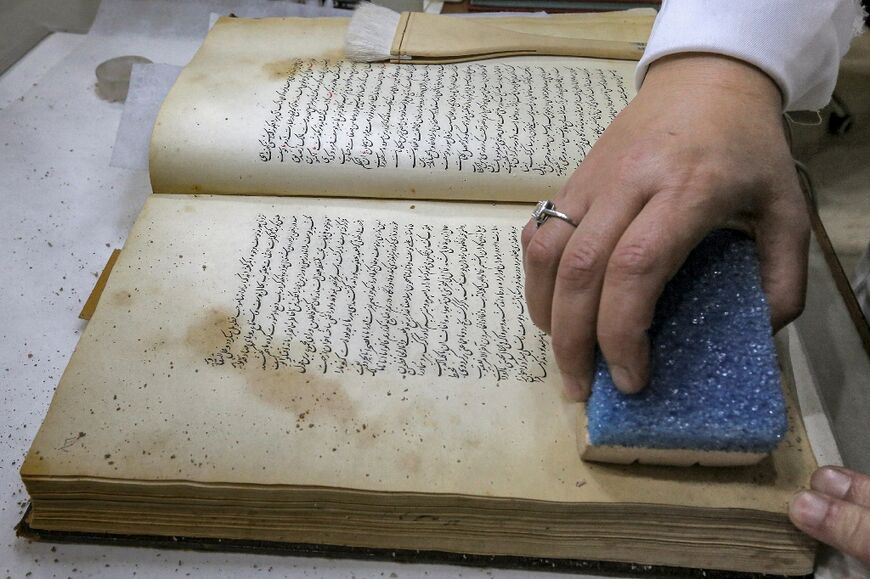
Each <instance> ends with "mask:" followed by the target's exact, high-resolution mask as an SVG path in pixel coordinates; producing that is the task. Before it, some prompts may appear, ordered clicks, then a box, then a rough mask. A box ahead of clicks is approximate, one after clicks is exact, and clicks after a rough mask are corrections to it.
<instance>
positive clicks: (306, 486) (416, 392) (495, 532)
mask: <svg viewBox="0 0 870 579" xmlns="http://www.w3.org/2000/svg"><path fill="white" fill-rule="evenodd" d="M524 216H525V208H524V207H516V206H511V205H494V204H465V205H459V206H457V205H456V204H451V203H430V202H415V203H410V202H408V201H374V200H358V201H353V200H347V199H331V200H328V199H310V198H308V199H302V198H263V197H248V198H240V197H232V196H226V197H187V196H162V195H155V196H152V197H151V198H150V199H149V200H148V201H147V203H146V205H145V208H144V209H143V211H142V214H141V215H140V217H139V219H138V221H137V223H136V225H135V227H134V229H133V231H132V232H131V234H130V238H129V240H128V242H127V245H126V246H125V248H124V251H123V252H122V254H121V257H120V258H119V260H118V262H117V264H116V266H115V268H114V270H113V273H112V275H111V277H110V279H109V282H108V285H107V287H106V289H105V291H104V293H103V296H102V298H101V300H100V304H99V306H98V308H97V311H96V313H95V314H94V316H93V318H92V319H91V322H90V323H89V325H88V326H87V328H86V330H85V332H84V335H83V337H82V339H81V341H80V343H79V346H78V348H77V349H76V352H75V354H74V355H73V357H72V360H71V361H70V364H69V366H68V368H67V369H66V372H65V373H64V376H63V378H62V380H61V383H60V385H59V387H58V390H57V393H56V395H55V398H54V400H53V402H52V404H51V408H50V410H49V414H48V416H47V418H46V420H45V422H44V424H43V426H42V428H41V429H40V431H39V434H38V436H37V438H36V440H35V442H34V444H33V447H32V449H31V451H30V453H29V455H28V457H27V459H26V462H25V464H24V465H23V468H22V477H23V479H24V481H25V483H26V485H27V489H28V491H29V492H30V494H31V497H32V498H33V501H34V511H33V518H32V523H31V524H32V526H34V527H35V528H42V529H48V530H65V531H89V532H108V533H126V534H139V535H141V534H145V535H148V534H153V535H185V536H199V537H222V538H235V539H252V538H253V539H263V540H276V541H291V542H309V543H325V544H338V545H351V546H368V547H382V548H396V549H426V550H442V551H459V552H469V553H480V554H503V555H521V556H534V557H563V558H580V559H606V560H616V561H631V562H639V563H648V564H661V565H682V566H690V567H704V568H719V569H729V570H742V571H766V572H773V573H803V572H807V571H809V570H810V569H811V568H812V560H813V545H812V543H811V541H810V540H809V539H807V538H806V537H805V536H803V535H802V534H801V533H799V532H798V531H797V530H796V529H794V528H793V527H792V526H791V525H790V523H789V522H788V520H787V517H786V513H785V511H786V503H787V501H788V499H789V497H790V496H791V494H792V493H793V492H794V489H796V488H798V487H799V486H801V485H802V484H803V483H804V482H805V481H806V480H807V477H808V476H809V474H810V473H811V471H812V470H813V468H814V466H815V463H814V461H813V457H812V453H811V452H810V450H809V449H808V448H807V447H806V443H805V440H806V435H805V433H804V431H803V427H802V424H801V421H800V418H799V416H798V415H797V414H796V413H795V412H794V411H793V412H792V416H791V423H792V426H793V429H792V432H791V433H790V434H789V436H788V439H787V440H786V441H785V443H784V444H783V445H782V446H781V447H780V448H779V449H778V450H777V451H776V452H774V454H773V456H772V458H771V459H770V460H767V461H765V462H763V463H762V464H760V465H759V466H757V467H753V468H745V469H709V468H708V469H705V468H688V469H669V468H665V467H660V468H654V467H640V466H628V467H618V466H606V465H596V464H589V463H585V462H583V461H581V460H580V459H579V456H578V449H577V444H578V441H577V435H578V424H577V418H576V405H575V404H572V403H569V402H567V401H565V400H564V399H563V398H562V396H561V394H560V392H561V388H560V385H559V380H558V372H556V371H555V370H556V369H555V367H554V365H553V361H552V359H551V358H550V355H549V347H548V344H547V341H546V339H545V337H544V336H543V335H542V334H541V333H540V332H538V331H537V330H536V329H535V328H534V327H533V326H532V325H531V324H530V322H529V321H528V320H527V316H526V315H525V312H524V305H523V298H522V295H521V292H520V288H521V287H522V273H521V264H520V261H519V250H518V243H519V241H518V235H519V226H518V225H517V223H521V222H522V220H523V218H524Z"/></svg>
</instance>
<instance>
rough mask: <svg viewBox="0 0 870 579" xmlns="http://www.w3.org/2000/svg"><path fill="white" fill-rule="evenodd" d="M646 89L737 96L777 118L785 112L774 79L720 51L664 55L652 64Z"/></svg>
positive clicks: (645, 80) (745, 102)
mask: <svg viewBox="0 0 870 579" xmlns="http://www.w3.org/2000/svg"><path fill="white" fill-rule="evenodd" d="M645 90H646V91H647V92H656V91H667V92H671V93H682V94H686V93H688V94H703V95H705V96H709V95H711V94H713V95H716V96H719V97H723V98H724V97H726V96H730V97H732V98H733V97H736V98H738V99H739V100H740V101H742V102H744V104H752V105H755V106H757V107H762V109H763V110H769V111H770V112H771V113H773V114H775V115H776V116H777V117H779V116H780V115H781V113H782V104H783V103H782V93H781V92H780V89H779V86H778V85H777V84H776V83H775V82H774V81H773V79H771V78H770V77H769V76H768V75H767V74H766V73H764V72H763V71H762V70H761V69H759V68H757V67H755V66H753V65H752V64H749V63H747V62H744V61H742V60H738V59H735V58H731V57H728V56H724V55H720V54H713V53H701V52H690V53H680V54H672V55H669V56H665V57H662V58H660V59H658V60H656V61H654V62H653V63H652V64H650V66H649V70H648V71H647V74H646V77H645V78H644V82H643V86H642V87H641V92H644V91H645Z"/></svg>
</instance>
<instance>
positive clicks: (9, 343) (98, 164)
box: [0, 0, 840, 579]
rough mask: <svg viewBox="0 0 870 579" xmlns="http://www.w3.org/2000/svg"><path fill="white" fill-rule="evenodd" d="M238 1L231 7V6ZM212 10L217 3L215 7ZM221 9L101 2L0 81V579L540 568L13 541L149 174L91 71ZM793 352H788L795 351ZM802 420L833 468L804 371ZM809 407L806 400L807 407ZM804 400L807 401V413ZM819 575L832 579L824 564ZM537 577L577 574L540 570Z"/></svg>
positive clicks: (198, 33) (470, 573) (163, 56)
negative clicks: (47, 434) (58, 406)
mask: <svg viewBox="0 0 870 579" xmlns="http://www.w3.org/2000/svg"><path fill="white" fill-rule="evenodd" d="M235 4H238V3H235ZM216 5H217V6H216ZM228 6H233V4H231V3H229V2H226V1H221V0H215V1H214V2H209V3H204V2H187V3H185V4H184V6H183V7H180V5H179V4H175V3H171V2H166V1H165V0H148V1H139V2H135V4H134V3H133V2H130V0H111V1H107V0H104V6H103V7H102V8H101V11H100V14H99V15H98V18H97V22H96V23H95V25H94V27H93V29H92V31H91V33H89V34H88V35H73V34H63V33H61V34H54V35H52V36H50V37H48V38H47V39H45V40H44V41H43V42H42V43H41V44H40V45H39V46H37V47H36V48H35V49H33V50H32V51H31V52H30V53H29V54H28V55H26V56H25V57H24V58H23V59H22V60H21V61H20V62H19V63H18V64H16V65H15V66H14V67H13V68H12V69H10V70H9V71H7V72H6V73H5V74H4V75H3V76H2V77H0V268H2V269H0V304H3V307H2V308H0V343H2V346H0V497H2V499H0V577H7V576H9V577H25V576H29V577H128V576H129V577H132V576H135V577H185V576H213V577H220V576H234V577H239V576H241V577H249V576H250V577H256V576H262V577H326V578H339V577H346V578H351V577H353V578H359V579H362V578H366V577H401V578H414V577H467V578H478V577H480V578H482V577H529V576H536V575H540V572H529V573H526V572H521V571H507V570H499V569H476V568H468V567H455V566H444V565H410V564H397V563H388V562H363V561H357V560H351V559H315V558H298V557H278V556H264V555H242V554H229V553H228V554H215V553H199V552H187V551H174V550H156V549H144V548H124V547H102V546H92V545H60V544H58V545H52V544H47V543H37V542H31V541H27V540H23V539H18V538H16V537H15V534H14V531H13V527H14V526H15V524H16V523H17V522H18V521H19V519H20V518H21V516H22V514H23V513H24V510H25V508H26V505H27V494H26V492H25V490H24V487H23V485H22V484H21V481H20V478H19V475H18V469H19V467H20V464H21V461H22V459H23V457H24V454H25V453H26V451H27V448H28V447H29V445H30V442H31V440H32V439H33V436H34V435H35V434H36V430H37V429H38V428H39V425H40V423H41V421H42V418H43V417H44V415H45V412H46V410H47V408H48V404H49V402H50V400H51V396H52V394H53V392H54V388H55V386H56V384H57V382H58V380H59V378H60V375H61V373H62V372H63V369H64V367H65V366H66V364H67V362H68V360H69V357H70V355H71V354H72V351H73V349H74V348H75V345H76V342H77V340H78V338H79V334H80V332H81V331H82V329H83V327H84V322H82V321H81V320H79V319H78V313H79V311H80V309H81V307H82V304H83V303H84V301H85V300H86V299H87V296H88V294H89V292H90V291H91V289H92V287H93V285H94V282H95V281H96V277H97V275H98V274H99V272H100V271H101V269H102V267H103V265H104V264H105V262H106V259H107V258H108V256H109V254H110V253H111V249H112V248H116V247H121V246H122V245H123V243H124V240H125V238H126V235H127V232H128V231H129V229H130V227H131V225H132V224H133V221H134V219H135V217H136V215H137V213H138V212H139V209H140V208H141V206H142V204H143V203H144V201H145V198H146V197H147V196H148V195H149V194H150V191H151V190H150V185H149V182H148V175H147V172H146V171H144V170H129V169H121V168H116V167H112V166H110V161H111V158H112V147H113V144H114V142H115V135H116V132H117V130H118V126H119V122H120V119H121V115H122V111H123V105H122V104H119V103H108V102H105V101H103V100H101V99H100V98H99V97H98V96H97V94H96V92H95V90H94V84H95V76H94V69H95V68H96V66H97V65H98V64H100V63H101V62H103V61H105V60H107V59H109V58H113V57H116V56H122V55H127V54H132V55H140V56H145V57H147V58H149V59H151V60H152V61H154V62H155V63H166V64H172V65H184V64H185V63H186V62H187V61H188V60H189V59H190V57H191V56H192V55H193V53H194V51H195V50H196V48H197V47H198V45H199V43H200V42H201V39H202V36H203V35H204V33H205V31H206V28H207V24H208V13H209V12H210V11H215V10H220V9H221V8H222V7H223V8H226V7H228ZM793 345H794V346H795V347H796V348H799V344H793ZM796 371H797V372H798V374H799V376H798V378H799V381H803V383H804V384H809V390H807V389H806V388H805V389H804V390H805V393H804V396H803V397H804V399H805V400H806V396H807V394H806V393H807V392H809V402H807V403H806V404H805V406H806V408H805V409H804V410H805V411H804V413H805V415H806V418H807V423H808V427H810V428H811V429H812V430H813V431H815V432H816V434H814V436H812V437H811V438H813V439H814V440H813V444H814V448H815V449H816V452H817V455H818V454H820V453H821V455H820V456H819V458H820V459H822V460H820V462H838V460H839V458H838V455H837V452H836V447H835V446H834V445H833V442H832V438H831V437H830V433H829V429H828V426H827V423H826V421H825V418H824V415H823V413H822V412H821V409H820V407H819V406H818V402H817V399H815V397H814V392H813V391H812V384H811V380H812V378H811V373H810V372H809V371H806V370H804V371H803V374H801V369H800V368H796ZM813 400H815V402H813ZM814 404H815V406H814ZM825 561H827V562H825V563H824V565H823V566H822V567H821V568H820V573H819V575H820V576H836V575H838V574H839V573H837V572H836V569H837V566H838V565H839V564H840V563H839V559H837V558H836V557H835V558H834V559H833V560H830V559H828V558H826V559H825ZM546 576H547V577H553V578H555V577H560V576H564V577H584V576H582V575H560V574H554V573H547V574H546Z"/></svg>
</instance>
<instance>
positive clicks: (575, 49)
mask: <svg viewBox="0 0 870 579" xmlns="http://www.w3.org/2000/svg"><path fill="white" fill-rule="evenodd" d="M644 47H645V45H644V43H641V42H626V41H616V40H597V39H589V38H569V37H562V36H547V35H543V34H526V33H523V32H517V31H515V30H508V29H504V28H498V27H497V26H494V25H491V24H483V23H480V22H475V21H473V20H469V19H463V18H454V17H450V16H441V15H436V14H425V13H419V12H413V13H404V14H402V18H401V21H400V24H399V28H398V29H397V30H396V38H395V40H394V42H393V47H392V51H391V52H392V56H393V61H394V62H418V63H425V62H432V63H436V62H439V63H440V62H460V61H466V60H477V59H481V58H497V57H501V56H514V55H542V56H543V55H546V56H582V57H587V58H612V59H621V60H639V59H640V57H641V55H642V54H643V50H644Z"/></svg>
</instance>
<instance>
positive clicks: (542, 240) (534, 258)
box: [526, 235, 559, 270]
mask: <svg viewBox="0 0 870 579" xmlns="http://www.w3.org/2000/svg"><path fill="white" fill-rule="evenodd" d="M558 257H559V249H558V248H557V247H556V244H555V242H554V241H553V240H552V239H549V238H548V237H547V236H546V235H534V236H533V237H532V238H531V240H529V243H528V245H527V246H526V261H527V262H528V264H529V266H530V267H531V268H532V269H538V270H540V269H549V268H551V267H554V266H555V264H556V260H557V259H558Z"/></svg>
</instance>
